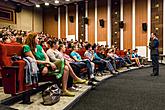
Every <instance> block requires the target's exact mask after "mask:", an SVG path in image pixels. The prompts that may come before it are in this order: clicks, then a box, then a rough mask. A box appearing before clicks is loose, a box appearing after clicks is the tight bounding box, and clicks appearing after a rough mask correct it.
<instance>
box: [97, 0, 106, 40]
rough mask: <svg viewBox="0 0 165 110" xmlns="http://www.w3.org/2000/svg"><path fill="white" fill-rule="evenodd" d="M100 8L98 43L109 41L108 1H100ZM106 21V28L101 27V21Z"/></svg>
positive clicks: (98, 14) (98, 10) (98, 12)
mask: <svg viewBox="0 0 165 110" xmlns="http://www.w3.org/2000/svg"><path fill="white" fill-rule="evenodd" d="M97 3H98V6H97V8H98V9H97V17H98V21H97V23H98V24H97V29H98V32H97V36H98V38H97V40H98V41H107V0H98V2H97ZM100 19H103V20H104V28H102V27H101V26H100V22H99V20H100Z"/></svg>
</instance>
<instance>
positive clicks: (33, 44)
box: [23, 33, 74, 96]
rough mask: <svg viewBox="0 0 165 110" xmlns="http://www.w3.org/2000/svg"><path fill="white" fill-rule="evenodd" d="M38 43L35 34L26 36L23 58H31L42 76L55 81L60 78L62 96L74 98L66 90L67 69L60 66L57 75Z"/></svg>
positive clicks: (52, 64)
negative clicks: (49, 77)
mask: <svg viewBox="0 0 165 110" xmlns="http://www.w3.org/2000/svg"><path fill="white" fill-rule="evenodd" d="M38 42H39V39H38V36H37V34H35V33H29V34H28V36H27V38H26V41H25V45H24V48H23V52H24V54H25V56H28V57H31V58H33V59H35V60H36V63H37V64H38V67H39V71H40V73H41V74H42V75H43V76H44V75H46V74H48V75H52V76H55V77H56V78H57V79H60V78H61V77H62V92H63V93H62V94H63V95H66V96H74V93H72V92H70V91H68V90H67V81H68V75H69V72H68V68H64V66H62V67H61V68H60V71H59V72H58V73H57V72H56V69H57V67H56V65H55V64H54V63H52V62H50V60H49V58H48V56H47V55H46V53H45V52H44V50H43V48H42V47H41V46H40V45H38ZM62 65H64V64H63V63H62Z"/></svg>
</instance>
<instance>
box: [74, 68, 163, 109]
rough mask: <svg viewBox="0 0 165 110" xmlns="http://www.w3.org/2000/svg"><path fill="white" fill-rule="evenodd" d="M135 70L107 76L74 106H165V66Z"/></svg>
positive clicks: (105, 107)
mask: <svg viewBox="0 0 165 110" xmlns="http://www.w3.org/2000/svg"><path fill="white" fill-rule="evenodd" d="M151 73H152V68H143V69H138V70H132V71H129V72H126V73H124V74H121V75H119V76H117V77H113V78H111V79H108V80H106V81H105V82H103V83H101V84H100V85H99V86H98V87H97V88H96V89H95V90H92V91H90V92H89V93H88V94H86V95H85V96H84V97H82V98H81V99H80V100H79V101H78V102H77V103H76V104H75V105H74V106H73V107H72V108H71V110H165V66H164V65H161V66H160V76H158V77H151V76H150V74H151Z"/></svg>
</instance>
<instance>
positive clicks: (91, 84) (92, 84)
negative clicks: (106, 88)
mask: <svg viewBox="0 0 165 110" xmlns="http://www.w3.org/2000/svg"><path fill="white" fill-rule="evenodd" d="M88 85H90V86H96V84H95V83H94V82H92V81H88Z"/></svg>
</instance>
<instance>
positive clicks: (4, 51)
mask: <svg viewBox="0 0 165 110" xmlns="http://www.w3.org/2000/svg"><path fill="white" fill-rule="evenodd" d="M22 49H23V46H22V45H21V44H17V45H15V44H3V43H1V44H0V62H1V63H0V65H1V66H11V65H12V61H11V57H12V56H13V55H15V54H16V55H18V56H22Z"/></svg>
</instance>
